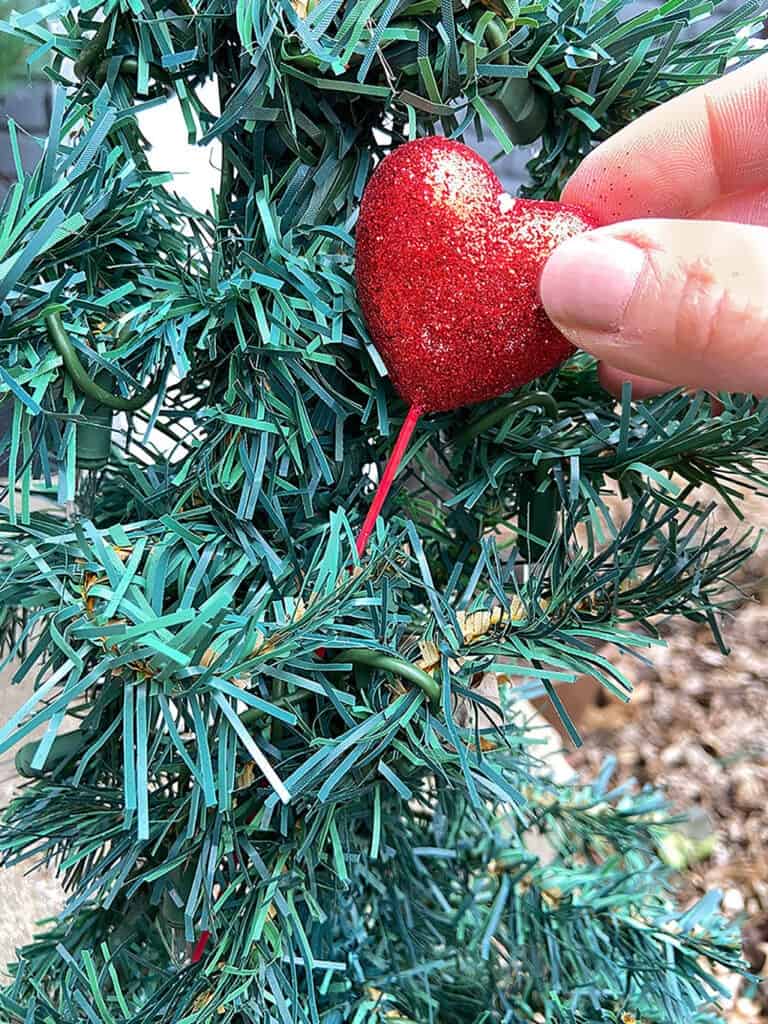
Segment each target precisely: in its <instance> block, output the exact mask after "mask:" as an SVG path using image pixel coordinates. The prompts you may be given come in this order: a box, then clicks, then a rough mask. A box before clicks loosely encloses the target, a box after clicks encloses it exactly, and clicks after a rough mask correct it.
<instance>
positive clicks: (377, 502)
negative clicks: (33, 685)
mask: <svg viewBox="0 0 768 1024" xmlns="http://www.w3.org/2000/svg"><path fill="white" fill-rule="evenodd" d="M420 419H421V409H419V408H418V407H417V406H415V405H412V406H411V407H410V409H409V410H408V415H407V416H406V417H405V420H404V421H403V425H402V427H400V433H399V434H398V435H397V440H396V441H395V447H394V448H393V449H392V454H391V455H390V456H389V461H388V462H387V465H386V466H385V467H384V472H383V474H382V477H381V480H380V481H379V486H378V487H377V488H376V493H375V494H374V496H373V501H372V502H371V507H370V508H369V509H368V515H367V516H366V517H365V522H364V523H363V528H362V529H361V530H360V533H359V534H358V535H357V542H356V543H357V553H358V555H361V556H362V554H363V553H364V552H365V549H366V547H367V546H368V541H369V540H370V537H371V534H372V533H373V528H374V526H375V525H376V520H377V519H378V518H379V513H380V512H381V510H382V508H383V507H384V502H385V501H386V500H387V495H388V494H389V491H390V488H391V487H392V482H393V481H394V479H395V474H396V473H397V471H398V469H399V467H400V463H401V462H402V461H403V456H404V455H405V450H406V448H407V447H408V444H409V442H410V440H411V438H412V437H413V432H414V430H415V429H416V424H417V423H418V422H419V420H420Z"/></svg>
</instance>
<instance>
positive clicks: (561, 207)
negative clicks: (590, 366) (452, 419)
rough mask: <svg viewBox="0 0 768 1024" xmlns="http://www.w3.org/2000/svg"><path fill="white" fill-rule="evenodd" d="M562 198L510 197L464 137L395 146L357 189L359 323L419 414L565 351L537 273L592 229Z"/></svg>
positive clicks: (538, 368) (525, 378) (510, 381)
mask: <svg viewBox="0 0 768 1024" xmlns="http://www.w3.org/2000/svg"><path fill="white" fill-rule="evenodd" d="M596 226H597V222H596V221H595V220H594V218H593V217H592V215H591V214H590V213H589V212H588V211H587V210H583V209H581V208H579V207H575V206H568V205H566V204H564V203H551V202H541V201H537V200H531V199H515V198H513V197H512V196H509V195H508V194H507V193H505V192H504V190H503V188H502V185H501V182H500V181H499V179H498V178H497V177H496V175H495V174H494V172H493V171H492V170H491V168H490V166H489V165H488V164H487V163H486V162H485V160H483V159H482V157H480V156H478V155H477V153H475V152H474V151H473V150H471V149H469V148H468V147H467V146H463V145H462V144H461V143H459V142H453V141H451V140H450V139H444V138H440V137H434V138H427V139H417V140H416V141H414V142H408V143H406V144H405V145H403V146H400V147H398V148H397V149H396V150H394V151H393V152H392V153H390V155H389V156H387V157H386V159H384V160H383V161H382V162H381V164H379V166H378V167H377V168H376V171H375V172H374V174H373V176H372V177H371V180H370V182H369V183H368V186H367V188H366V190H365V193H364V195H363V199H362V203H361V208H360V220H359V223H358V227H357V248H356V266H355V277H356V280H357V291H358V296H359V299H360V305H361V308H362V311H363V315H364V316H365V320H366V323H367V325H368V330H369V332H370V335H371V338H372V339H373V341H374V344H375V345H376V348H377V349H378V350H379V352H380V353H381V356H382V358H383V360H384V362H385V364H386V366H387V369H388V371H389V374H390V376H391V378H392V381H393V383H394V385H395V387H396V388H397V390H398V391H399V393H400V394H401V395H402V397H403V398H404V399H405V400H406V401H407V402H409V403H410V404H411V405H413V406H415V407H416V408H417V409H419V410H420V411H421V412H438V411H443V410H447V409H455V408H457V407H458V406H461V405H469V404H471V403H473V402H482V401H484V400H486V399H489V398H495V397H496V396H498V395H501V394H504V392H506V391H511V390H512V389H513V388H517V387H520V386H521V385H522V384H526V383H528V382H529V381H531V380H534V379H535V378H536V377H539V376H540V375H541V374H542V373H544V372H545V371H547V370H551V369H552V368H553V367H555V366H557V365H558V364H559V363H561V362H562V361H563V359H565V358H566V357H567V356H568V355H570V353H571V352H572V351H573V349H572V347H571V345H570V343H569V342H568V341H567V340H566V339H565V338H564V337H563V335H562V334H561V333H560V332H559V331H558V330H557V328H556V327H555V326H554V324H553V323H552V322H551V320H549V318H548V317H547V315H546V313H545V312H544V310H543V308H542V305H541V302H540V301H539V295H538V282H539V276H540V274H541V271H542V268H543V266H544V263H545V262H546V259H547V257H548V256H549V254H550V253H551V252H552V250H553V249H554V248H555V246H556V245H558V244H559V243H560V242H562V241H564V240H565V239H566V238H569V237H570V236H572V235H576V234H579V233H580V232H582V231H586V230H588V229H590V228H593V227H596Z"/></svg>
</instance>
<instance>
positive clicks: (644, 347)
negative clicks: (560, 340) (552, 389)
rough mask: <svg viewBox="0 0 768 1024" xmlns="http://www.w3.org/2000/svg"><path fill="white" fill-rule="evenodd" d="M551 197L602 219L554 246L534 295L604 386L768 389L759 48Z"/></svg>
mask: <svg viewBox="0 0 768 1024" xmlns="http://www.w3.org/2000/svg"><path fill="white" fill-rule="evenodd" d="M562 198H563V201H564V202H568V203H578V204H580V205H582V206H586V207H587V208H588V209H590V210H592V211H593V212H594V213H595V214H596V215H597V217H598V218H599V219H600V220H601V221H602V223H603V224H605V225H608V226H606V227H601V228H598V229H597V230H596V231H591V232H589V233H588V234H586V235H580V236H578V237H577V238H574V239H572V240H570V241H567V242H565V243H564V244H563V245H561V246H560V247H559V248H558V249H556V250H555V252H554V253H553V254H552V256H551V257H550V259H549V261H548V263H547V264H546V266H545V268H544V273H543V275H542V279H541V297H542V301H543V303H544V306H545V308H546V310H547V313H548V314H549V316H550V317H551V319H552V320H554V322H555V323H556V324H557V326H558V327H559V328H560V329H561V330H562V332H563V333H564V334H565V335H566V336H567V337H568V338H569V339H570V340H571V341H572V342H573V343H574V344H575V345H578V346H579V347H580V348H583V349H586V350H587V351H588V352H591V353H592V354H593V355H595V356H596V357H597V358H598V359H599V360H600V361H601V367H600V374H601V379H602V381H603V383H604V384H605V386H606V387H607V388H608V389H609V390H611V391H613V392H614V393H618V392H619V391H620V390H621V384H622V381H625V380H631V381H632V382H633V394H635V395H636V396H638V397H643V396H645V395H648V394H653V393H656V392H658V391H662V390H665V389H666V388H669V387H674V386H681V385H684V386H691V387H697V388H704V389H707V390H712V391H745V392H751V393H754V394H759V395H768V56H764V57H761V58H759V59H758V60H755V61H753V62H752V63H751V64H749V65H748V66H746V67H744V68H740V69H739V70H737V71H734V72H733V73H732V74H730V75H727V76H726V77H724V78H721V79H719V80H718V81H716V82H712V83H710V84H708V85H704V86H701V87H700V88H698V89H694V90H692V91H691V92H688V93H685V94H684V95H682V96H678V97H677V98H675V99H674V100H671V101H670V102H668V103H665V104H664V105H663V106H660V107H658V108H657V109H656V110H652V111H650V112H649V113H647V114H644V115H643V116H642V117H640V118H638V120H637V121H635V122H634V123H633V124H631V125H629V126H628V127H626V128H624V129H623V130H622V131H620V132H618V133H617V134H616V135H614V136H613V137H612V138H610V139H608V140H607V141H606V142H604V143H603V144H602V145H601V146H599V147H598V148H597V149H596V150H594V152H592V153H591V154H590V155H589V156H588V157H587V158H586V159H585V160H584V162H583V163H582V164H581V166H580V167H579V168H578V170H577V171H576V173H575V174H574V175H573V177H572V178H571V180H570V181H569V182H568V184H567V186H566V188H565V191H564V193H563V197H562ZM647 218H652V219H647Z"/></svg>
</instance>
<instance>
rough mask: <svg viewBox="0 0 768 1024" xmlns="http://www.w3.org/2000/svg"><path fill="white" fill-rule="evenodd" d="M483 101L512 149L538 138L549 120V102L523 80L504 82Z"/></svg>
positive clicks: (538, 90)
mask: <svg viewBox="0 0 768 1024" xmlns="http://www.w3.org/2000/svg"><path fill="white" fill-rule="evenodd" d="M485 101H486V103H487V104H488V106H489V107H490V108H491V110H492V111H493V113H494V114H495V116H496V118H497V120H498V121H499V123H500V124H501V126H502V128H503V129H504V131H505V132H506V133H507V135H508V136H509V139H510V140H511V141H512V142H513V143H514V144H515V145H516V146H528V145H530V144H531V143H532V142H535V141H536V140H537V139H540V138H541V136H542V134H543V133H544V129H545V128H546V126H547V121H548V120H549V101H548V100H547V97H546V96H545V94H544V93H543V92H542V91H541V90H540V89H537V88H536V87H535V86H534V85H532V84H531V82H530V81H529V80H528V79H527V78H508V79H507V80H506V81H505V83H504V85H502V87H501V89H499V91H498V92H497V93H495V94H494V95H493V96H488V97H486V98H485Z"/></svg>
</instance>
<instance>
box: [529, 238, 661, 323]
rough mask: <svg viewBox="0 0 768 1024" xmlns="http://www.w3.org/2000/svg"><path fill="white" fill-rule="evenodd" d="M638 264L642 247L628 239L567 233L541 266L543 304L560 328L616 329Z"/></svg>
mask: <svg viewBox="0 0 768 1024" xmlns="http://www.w3.org/2000/svg"><path fill="white" fill-rule="evenodd" d="M644 263H645V254H644V252H643V250H642V249H638V248H637V246H634V245H632V244H631V243H630V242H622V241H619V240H618V239H616V238H610V237H606V236H604V235H594V234H593V235H583V236H579V237H577V238H571V239H569V240H568V241H567V242H564V243H563V244H562V245H560V246H558V248H557V249H555V251H554V252H553V253H552V255H551V256H550V257H549V260H548V261H547V264H546V266H545V267H544V273H543V274H542V277H541V300H542V302H543V303H544V308H545V309H546V311H547V313H548V314H549V316H550V318H551V319H552V320H554V321H555V323H557V324H558V325H559V326H561V327H564V328H566V329H567V328H573V329H574V330H582V331H600V332H611V331H616V330H618V328H619V326H620V324H621V321H622V319H623V317H624V311H625V310H626V308H627V306H628V305H629V300H630V299H631V298H632V293H633V292H634V290H635V288H636V286H637V281H638V278H639V277H640V272H641V271H642V269H643V264H644Z"/></svg>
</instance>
